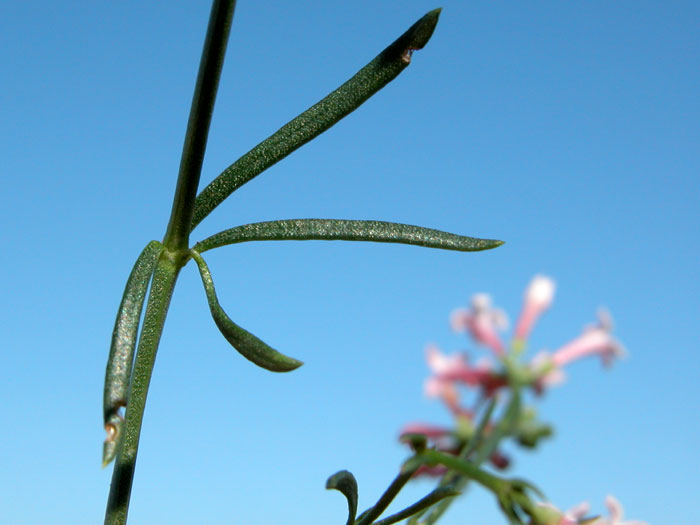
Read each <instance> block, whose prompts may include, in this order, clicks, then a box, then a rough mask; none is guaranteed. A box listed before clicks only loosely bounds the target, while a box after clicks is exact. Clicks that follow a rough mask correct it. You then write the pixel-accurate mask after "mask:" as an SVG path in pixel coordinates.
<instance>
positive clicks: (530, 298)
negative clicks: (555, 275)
mask: <svg viewBox="0 0 700 525" xmlns="http://www.w3.org/2000/svg"><path fill="white" fill-rule="evenodd" d="M554 289H555V285H554V281H553V280H552V279H550V278H549V277H545V276H543V275H536V276H535V277H534V278H533V279H532V281H530V285H529V286H528V287H527V290H525V300H524V302H523V309H522V312H521V314H520V318H519V319H518V324H517V325H516V327H515V339H516V340H517V341H525V340H527V338H528V337H529V335H530V332H531V331H532V327H533V326H534V325H535V322H536V321H537V319H538V318H539V316H540V315H542V313H543V312H544V311H545V310H546V309H547V308H549V306H550V305H551V304H552V300H553V299H554Z"/></svg>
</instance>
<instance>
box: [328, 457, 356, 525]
mask: <svg viewBox="0 0 700 525" xmlns="http://www.w3.org/2000/svg"><path fill="white" fill-rule="evenodd" d="M326 488H327V489H334V490H337V491H339V492H342V493H343V496H345V499H347V500H348V523H347V525H352V524H353V523H354V522H355V515H356V514H357V481H356V480H355V476H353V475H352V472H349V471H347V470H341V471H339V472H336V473H335V474H333V475H332V476H331V477H330V478H328V480H327V481H326Z"/></svg>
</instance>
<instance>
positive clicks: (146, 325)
mask: <svg viewBox="0 0 700 525" xmlns="http://www.w3.org/2000/svg"><path fill="white" fill-rule="evenodd" d="M179 271H180V268H179V267H178V266H177V265H176V264H175V262H174V261H173V260H172V259H170V258H168V257H167V255H166V253H163V254H162V255H161V257H160V259H159V260H158V265H157V266H156V269H155V273H154V275H153V282H152V284H151V292H150V295H149V297H148V305H147V306H146V315H145V317H144V321H143V328H142V330H141V337H140V339H139V345H138V350H137V353H136V362H135V363H134V369H133V375H132V378H131V387H130V389H129V399H128V404H127V407H126V415H125V418H124V436H123V438H122V442H121V445H120V446H119V450H118V452H117V458H116V460H115V464H114V472H113V474H112V485H111V487H110V491H109V499H108V501H107V512H106V514H105V525H124V524H125V523H126V517H127V513H128V510H129V499H130V496H131V486H132V482H133V479H134V468H135V466H136V454H137V452H138V448H139V437H140V434H141V423H142V421H143V413H144V409H145V407H146V397H147V395H148V385H149V383H150V381H151V374H152V372H153V365H154V364H155V359H156V352H157V351H158V343H159V341H160V336H161V334H162V332H163V325H164V324H165V317H166V316H167V313H168V307H169V305H170V298H171V297H172V293H173V289H174V288H175V282H176V280H177V275H178V273H179Z"/></svg>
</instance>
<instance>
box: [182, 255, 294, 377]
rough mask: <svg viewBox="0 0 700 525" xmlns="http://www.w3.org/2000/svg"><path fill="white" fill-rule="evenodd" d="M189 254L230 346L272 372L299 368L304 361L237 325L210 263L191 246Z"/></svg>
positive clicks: (213, 315)
mask: <svg viewBox="0 0 700 525" xmlns="http://www.w3.org/2000/svg"><path fill="white" fill-rule="evenodd" d="M190 254H191V256H192V258H193V259H194V260H195V262H196V263H197V267H198V268H199V274H200V276H201V277H202V283H203V284H204V290H205V292H206V294H207V301H208V303H209V310H210V311H211V315H212V317H213V318H214V322H215V323H216V326H217V327H218V328H219V330H220V331H221V333H222V334H223V336H224V337H225V338H226V340H227V341H228V342H229V343H231V346H233V347H234V348H235V349H236V350H238V352H239V353H240V354H241V355H242V356H243V357H245V358H246V359H248V360H250V361H252V362H253V363H255V364H256V365H258V366H260V367H262V368H265V369H266V370H270V371H271V372H289V371H291V370H294V369H295V368H299V367H300V366H301V365H302V364H303V363H302V362H301V361H297V360H296V359H294V358H291V357H288V356H286V355H284V354H281V353H280V352H278V351H277V350H275V349H274V348H272V347H271V346H269V345H267V344H266V343H265V342H263V341H261V340H260V339H258V338H257V337H256V336H254V335H253V334H251V333H250V332H248V331H247V330H245V329H243V328H241V327H240V326H238V325H237V324H236V323H234V322H233V321H232V320H231V319H230V318H229V316H228V315H226V312H225V311H224V309H223V308H222V307H221V305H220V304H219V300H218V298H217V297H216V289H215V288H214V281H213V280H212V277H211V273H210V272H209V267H208V266H207V263H206V262H205V261H204V259H203V258H202V256H201V255H199V253H197V252H196V251H194V250H190Z"/></svg>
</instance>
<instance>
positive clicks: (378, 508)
mask: <svg viewBox="0 0 700 525" xmlns="http://www.w3.org/2000/svg"><path fill="white" fill-rule="evenodd" d="M416 470H418V465H416V466H415V467H414V468H411V469H408V470H406V471H405V472H404V471H402V472H400V473H399V475H398V476H396V478H394V481H392V482H391V485H389V488H387V489H386V490H385V491H384V494H382V495H381V497H380V498H379V500H378V501H377V503H375V504H374V506H373V507H372V508H370V509H369V510H367V512H363V513H362V515H361V516H360V519H358V520H357V521H356V525H368V524H369V523H372V522H373V521H374V520H375V519H377V518H378V517H379V516H381V515H382V512H384V511H385V510H386V509H387V507H388V506H389V505H390V504H391V502H392V501H394V498H395V497H396V495H397V494H398V493H399V492H400V491H401V489H402V488H403V487H404V485H406V483H408V481H409V480H410V479H411V476H413V474H415V472H416Z"/></svg>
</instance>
